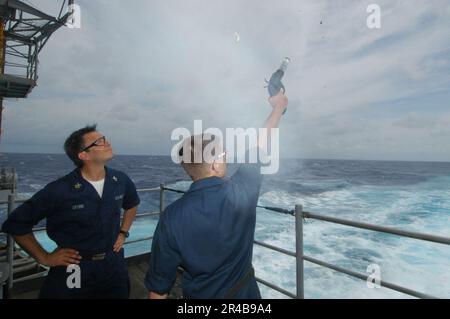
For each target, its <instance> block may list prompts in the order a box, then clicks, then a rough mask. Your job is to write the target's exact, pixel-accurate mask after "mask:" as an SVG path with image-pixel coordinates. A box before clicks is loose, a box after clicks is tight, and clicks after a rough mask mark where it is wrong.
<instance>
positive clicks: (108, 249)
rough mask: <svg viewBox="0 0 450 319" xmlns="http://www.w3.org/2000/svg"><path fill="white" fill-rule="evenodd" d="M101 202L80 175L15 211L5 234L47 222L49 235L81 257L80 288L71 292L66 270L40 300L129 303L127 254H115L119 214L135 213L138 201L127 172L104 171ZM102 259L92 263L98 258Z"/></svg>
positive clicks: (55, 274)
mask: <svg viewBox="0 0 450 319" xmlns="http://www.w3.org/2000/svg"><path fill="white" fill-rule="evenodd" d="M105 170H106V176H105V184H104V188H103V194H102V197H101V198H100V196H99V194H98V193H97V191H96V190H95V188H94V187H93V186H92V185H91V184H90V183H89V182H88V181H86V180H85V179H84V178H83V177H82V176H81V172H80V170H79V169H75V170H74V171H72V172H71V173H70V174H68V175H66V176H64V177H62V178H60V179H58V180H56V181H54V182H52V183H50V184H48V185H47V186H45V187H44V188H43V189H42V190H40V191H39V192H37V193H36V194H35V195H34V196H33V197H32V198H31V199H29V200H27V201H26V202H25V203H23V204H22V205H21V206H19V207H18V208H17V209H15V210H14V211H13V212H12V214H11V215H10V216H9V217H8V219H7V220H6V221H5V222H4V224H3V226H2V230H3V231H4V232H6V233H9V234H11V235H26V234H29V233H31V232H32V228H33V226H34V225H36V224H38V223H39V221H41V220H42V219H44V218H46V223H47V224H46V227H47V234H48V237H49V238H50V239H52V240H53V241H54V242H55V243H56V244H57V245H58V247H60V248H71V249H75V250H77V251H79V252H80V255H81V256H82V259H81V261H80V264H79V266H80V273H81V287H80V288H69V287H68V285H67V282H66V281H67V279H68V277H69V276H70V275H71V273H70V272H67V271H66V270H67V268H66V267H64V266H57V267H52V268H51V269H50V271H49V274H48V276H47V277H46V279H45V281H44V284H43V286H42V288H41V292H40V295H39V297H40V298H128V296H129V278H128V271H127V267H126V264H125V259H124V255H123V249H122V250H121V251H120V252H119V253H115V252H113V250H112V249H113V245H114V243H115V241H116V240H117V237H118V235H119V233H120V215H121V209H122V208H123V209H124V210H128V209H131V208H133V207H136V206H137V205H138V204H139V202H140V199H139V196H138V195H137V192H136V187H135V185H134V184H133V182H132V181H131V179H130V178H129V177H128V176H127V175H126V174H125V173H123V172H120V171H117V170H113V169H111V168H108V167H105ZM102 253H105V257H104V259H101V260H94V259H93V258H92V256H93V255H95V254H102Z"/></svg>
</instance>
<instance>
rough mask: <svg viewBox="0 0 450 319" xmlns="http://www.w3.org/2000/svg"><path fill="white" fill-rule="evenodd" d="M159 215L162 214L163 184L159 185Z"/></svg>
mask: <svg viewBox="0 0 450 319" xmlns="http://www.w3.org/2000/svg"><path fill="white" fill-rule="evenodd" d="M159 187H160V190H159V213H160V214H162V213H163V211H164V208H165V207H164V184H159Z"/></svg>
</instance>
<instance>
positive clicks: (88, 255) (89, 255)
mask: <svg viewBox="0 0 450 319" xmlns="http://www.w3.org/2000/svg"><path fill="white" fill-rule="evenodd" d="M107 255H108V252H104V253H96V254H93V253H80V256H81V258H82V260H94V261H97V260H103V259H105V258H106V256H107Z"/></svg>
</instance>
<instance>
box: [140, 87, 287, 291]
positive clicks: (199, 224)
mask: <svg viewBox="0 0 450 319" xmlns="http://www.w3.org/2000/svg"><path fill="white" fill-rule="evenodd" d="M269 102H270V104H271V105H272V108H273V110H272V112H271V113H270V115H269V117H268V118H267V120H266V122H265V125H264V127H265V128H266V129H267V130H268V131H269V134H271V133H272V128H276V127H278V123H279V121H280V118H281V116H282V114H283V113H284V111H285V110H286V106H287V104H288V100H287V97H286V96H285V95H284V94H283V93H281V91H280V92H279V93H278V95H276V96H274V97H271V98H270V99H269ZM265 139H266V137H264V136H263V137H261V136H260V137H259V143H258V144H259V145H260V146H261V147H262V148H264V145H267V144H266V141H265ZM211 140H212V136H207V137H205V134H202V135H197V136H193V137H190V138H187V139H186V140H185V141H184V142H183V143H182V146H181V148H180V151H179V155H180V157H182V158H183V160H182V161H181V165H182V167H183V168H184V170H185V171H186V173H187V174H188V175H189V176H190V177H191V179H192V181H193V183H192V184H191V186H190V188H189V190H188V191H187V192H186V194H184V195H183V196H182V197H181V198H180V199H179V200H177V201H175V202H174V203H172V204H171V205H169V206H168V207H167V208H166V209H165V211H164V213H163V214H162V216H161V218H160V220H159V222H158V226H157V227H156V230H155V234H154V237H153V242H152V251H151V258H150V266H149V270H148V272H147V275H146V278H145V285H146V287H147V289H148V290H149V298H150V299H162V298H167V296H168V293H169V291H170V289H171V287H172V285H173V284H174V282H175V279H176V273H177V268H178V267H179V266H181V267H182V268H183V270H184V272H183V281H182V286H183V287H182V288H183V297H185V298H188V299H193V298H200V299H213V298H214V299H216V298H226V299H242V298H245V299H259V298H261V295H260V292H259V288H258V285H257V283H256V279H255V276H254V271H253V267H252V254H253V239H254V234H255V222H256V205H257V203H258V196H259V190H260V187H261V182H262V176H261V170H260V169H261V164H260V163H254V164H243V165H241V166H240V167H239V169H238V170H237V171H236V173H234V174H233V176H231V178H229V179H227V178H225V175H226V171H227V164H226V161H225V156H226V154H225V153H224V152H220V151H218V152H217V153H215V154H212V152H211V156H210V155H207V156H208V157H210V158H205V157H204V156H203V155H205V153H208V152H205V150H206V149H207V148H210V149H212V147H211V145H210V143H211ZM263 140H264V141H263ZM215 142H216V141H215V139H214V142H213V143H215ZM196 158H197V159H200V160H199V161H198V162H195V161H196V160H195V159H196ZM185 159H187V160H185Z"/></svg>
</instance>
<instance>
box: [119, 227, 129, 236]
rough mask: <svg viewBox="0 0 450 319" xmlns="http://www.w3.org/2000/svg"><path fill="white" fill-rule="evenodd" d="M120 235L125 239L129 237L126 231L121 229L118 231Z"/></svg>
mask: <svg viewBox="0 0 450 319" xmlns="http://www.w3.org/2000/svg"><path fill="white" fill-rule="evenodd" d="M120 233H121V234H123V235H124V236H125V238H128V237H130V233H129V232H127V231H126V230H123V229H121V230H120Z"/></svg>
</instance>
